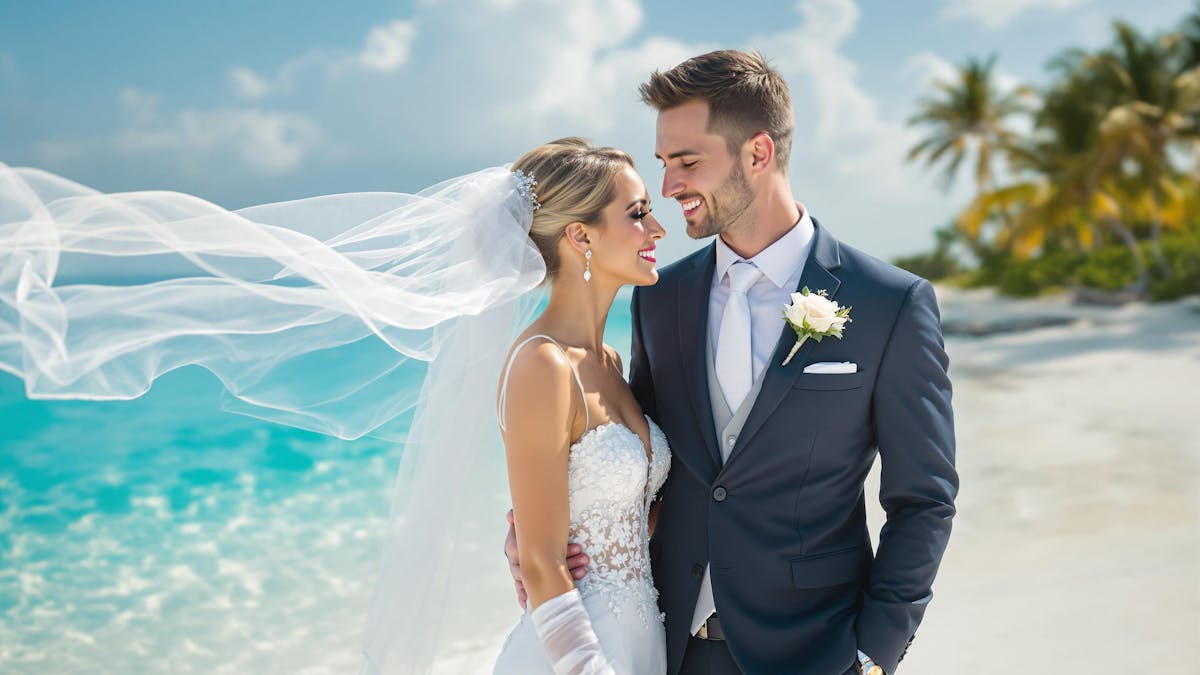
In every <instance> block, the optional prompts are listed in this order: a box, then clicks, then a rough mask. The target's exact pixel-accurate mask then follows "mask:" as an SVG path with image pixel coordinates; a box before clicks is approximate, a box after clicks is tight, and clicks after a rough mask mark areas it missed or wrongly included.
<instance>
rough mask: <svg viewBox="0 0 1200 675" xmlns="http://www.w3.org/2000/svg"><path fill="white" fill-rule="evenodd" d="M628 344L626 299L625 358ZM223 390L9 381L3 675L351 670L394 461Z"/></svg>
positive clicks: (178, 380) (618, 321)
mask: <svg viewBox="0 0 1200 675" xmlns="http://www.w3.org/2000/svg"><path fill="white" fill-rule="evenodd" d="M629 335H630V323H629V313H628V289H626V291H625V292H623V293H622V294H621V295H620V296H618V299H617V302H616V303H615V305H614V307H613V312H612V314H611V316H610V317H609V322H608V332H607V335H606V341H607V342H608V343H609V344H611V345H613V346H615V347H617V349H618V350H619V351H621V352H622V354H623V355H624V357H625V360H626V363H628V349H629ZM220 391H221V386H220V383H219V381H218V380H217V379H216V378H215V377H213V376H212V375H211V374H209V373H208V372H207V371H205V370H203V369H201V368H198V367H187V368H182V369H179V370H176V371H174V372H171V373H168V374H167V375H165V376H163V377H162V378H160V379H159V380H158V381H157V382H155V384H154V386H153V387H152V389H151V390H150V391H149V392H148V393H147V394H145V395H144V396H142V397H141V398H138V399H135V400H132V401H116V402H112V401H106V402H86V401H35V400H29V399H27V398H26V397H25V396H24V393H23V387H22V382H21V381H20V380H18V379H17V378H15V377H13V376H11V375H8V374H6V373H0V672H3V673H83V672H88V673H94V672H113V673H116V672H120V673H166V672H171V673H249V672H255V673H274V672H280V673H283V672H287V673H335V672H336V673H348V672H357V669H358V664H359V648H360V645H361V642H362V640H361V634H362V629H363V625H364V621H365V617H366V613H367V609H368V605H369V602H370V598H371V592H372V589H373V587H374V583H375V573H376V566H377V565H378V560H379V553H380V543H381V538H382V532H383V528H384V525H385V523H386V521H387V516H388V507H389V504H388V502H389V499H390V497H391V491H392V488H393V480H394V476H395V471H396V467H397V466H398V464H399V458H400V453H401V450H402V447H401V446H400V445H398V444H394V443H386V442H383V441H379V440H376V439H370V438H366V439H361V440H358V441H352V442H347V441H341V440H338V439H336V438H330V437H326V436H322V435H319V434H314V433H311V432H307V431H301V430H297V429H291V428H287V427H283V426H279V425H276V424H272V423H269V422H264V421H261V420H257V419H254V418H249V417H244V416H240V415H235V414H232V413H227V412H224V411H222V410H221V409H220V408H219V406H218V399H219V393H220ZM496 522H497V531H496V534H495V537H494V538H493V539H492V540H491V541H488V542H485V545H484V546H483V548H484V549H486V548H487V546H490V545H492V544H493V542H494V545H495V546H496V548H497V552H496V555H495V556H489V557H487V558H486V560H487V562H488V563H490V564H496V565H501V566H502V565H503V564H504V563H503V557H502V556H501V555H500V552H499V545H500V541H501V539H502V537H503V527H504V525H503V513H498V514H496ZM481 564H484V563H481Z"/></svg>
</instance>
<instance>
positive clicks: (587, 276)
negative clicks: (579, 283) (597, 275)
mask: <svg viewBox="0 0 1200 675" xmlns="http://www.w3.org/2000/svg"><path fill="white" fill-rule="evenodd" d="M583 257H584V258H586V259H587V264H586V266H585V267H584V268H583V281H584V282H585V283H587V282H590V281H591V280H592V249H590V248H589V249H588V250H586V251H584V252H583Z"/></svg>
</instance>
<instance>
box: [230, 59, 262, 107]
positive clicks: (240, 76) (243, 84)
mask: <svg viewBox="0 0 1200 675" xmlns="http://www.w3.org/2000/svg"><path fill="white" fill-rule="evenodd" d="M229 79H230V81H231V82H232V83H233V88H234V90H235V91H236V92H237V93H238V95H239V96H242V97H243V98H249V99H259V98H263V97H264V96H266V95H267V94H269V93H270V92H271V83H270V82H267V79H266V78H264V77H263V76H262V75H259V74H258V73H256V72H254V70H252V69H250V68H244V67H241V66H235V67H234V68H232V69H230V71H229Z"/></svg>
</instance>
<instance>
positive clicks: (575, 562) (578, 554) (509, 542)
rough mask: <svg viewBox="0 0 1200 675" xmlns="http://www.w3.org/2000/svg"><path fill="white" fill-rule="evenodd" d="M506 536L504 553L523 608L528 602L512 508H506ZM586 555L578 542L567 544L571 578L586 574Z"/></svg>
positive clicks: (579, 577)
mask: <svg viewBox="0 0 1200 675" xmlns="http://www.w3.org/2000/svg"><path fill="white" fill-rule="evenodd" d="M506 518H508V537H507V538H505V540H504V555H505V557H507V558H508V571H509V573H510V574H512V578H513V583H514V584H516V587H517V603H518V604H520V605H521V609H525V605H526V603H528V602H529V594H528V593H526V592H525V583H524V582H523V581H522V580H521V557H520V555H519V554H518V552H517V529H516V523H515V522H514V521H513V512H512V509H509V510H508V515H507V516H506ZM587 564H588V557H587V555H585V554H584V552H583V547H582V546H580V545H579V544H567V569H568V570H569V571H570V572H571V578H572V579H575V580H579V579H582V578H584V577H585V576H587Z"/></svg>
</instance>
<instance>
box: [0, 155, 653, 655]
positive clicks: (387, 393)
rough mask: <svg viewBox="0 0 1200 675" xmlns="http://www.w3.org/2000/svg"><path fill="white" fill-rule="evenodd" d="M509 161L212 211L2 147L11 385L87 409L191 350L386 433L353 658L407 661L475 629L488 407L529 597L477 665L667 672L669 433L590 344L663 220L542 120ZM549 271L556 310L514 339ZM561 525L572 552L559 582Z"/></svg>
mask: <svg viewBox="0 0 1200 675" xmlns="http://www.w3.org/2000/svg"><path fill="white" fill-rule="evenodd" d="M512 169H515V170H516V171H519V172H520V173H514V172H513V171H512V170H510V168H509V167H495V168H492V169H485V170H482V171H479V172H476V173H473V174H468V175H465V176H461V177H458V178H455V179H451V180H449V181H445V182H443V183H439V184H438V185H435V186H433V187H431V188H428V189H427V190H424V191H422V192H421V193H418V194H415V195H407V194H399V193H350V194H342V195H326V196H322V197H313V198H309V199H303V200H297V201H293V202H282V203H276V204H264V205H259V206H253V207H248V208H244V209H238V210H235V211H229V210H226V209H223V208H221V207H219V206H216V205H214V204H211V203H209V202H206V201H204V200H201V199H198V198H196V197H193V196H191V195H186V194H181V193H176V192H149V191H148V192H131V193H117V194H104V193H100V192H97V191H96V190H93V189H91V188H88V187H86V186H83V185H80V184H78V183H74V182H71V181H69V180H67V179H64V178H61V177H59V176H55V175H53V174H49V173H47V172H44V171H40V170H37V169H28V168H11V167H7V166H5V165H3V164H0V370H3V371H7V372H9V373H11V374H13V375H15V376H17V377H20V378H22V379H23V380H24V382H25V389H26V393H27V395H28V396H29V397H30V398H59V399H61V398H78V399H93V400H107V399H128V398H135V397H137V396H140V395H142V394H143V393H145V392H146V391H147V390H148V389H149V388H150V386H151V384H152V383H153V381H154V380H155V379H157V378H158V377H159V376H161V375H163V374H165V373H167V372H169V371H171V370H173V369H175V368H179V367H181V366H184V365H190V364H194V365H199V366H202V367H204V368H206V369H208V370H209V371H211V372H212V373H213V374H214V375H216V376H217V377H218V378H219V379H220V380H221V382H222V384H223V385H224V387H225V390H226V391H225V394H227V396H226V397H225V398H223V400H222V407H224V408H225V409H227V410H231V411H233V412H238V413H241V414H246V415H251V416H254V417H259V418H262V419H266V420H270V421H274V422H279V423H282V424H286V425H289V426H295V427H299V428H304V429H310V430H313V431H318V432H321V433H325V434H329V435H333V436H337V437H339V438H343V439H356V438H360V437H363V436H367V435H370V436H374V437H377V438H381V439H385V440H390V441H403V443H404V449H403V453H402V455H401V458H400V467H399V472H398V473H399V476H398V478H397V482H396V491H395V496H394V498H393V504H392V516H391V522H390V524H389V526H388V531H387V532H386V533H385V536H384V552H383V556H382V563H381V565H380V574H379V578H378V581H377V587H376V592H375V597H374V600H373V602H372V607H371V611H370V616H369V618H368V625H367V630H366V633H367V635H366V645H365V648H364V654H365V657H366V658H365V661H364V664H363V671H364V672H365V673H369V674H372V675H373V674H374V673H381V672H393V671H398V672H426V671H428V670H429V669H431V668H433V667H434V662H435V661H437V660H438V658H439V654H441V652H443V651H444V643H443V642H439V640H438V633H439V631H440V632H447V631H446V630H444V629H445V628H446V627H447V626H449V627H450V630H449V631H448V632H449V633H451V634H452V635H451V638H452V639H453V640H455V641H456V642H461V640H460V638H462V637H463V636H470V635H472V634H474V633H485V632H487V630H486V629H488V628H490V627H491V626H490V624H491V623H492V621H493V620H492V617H493V616H495V611H494V610H495V608H494V607H492V605H495V604H496V603H495V602H494V601H489V599H488V598H482V597H476V596H475V595H473V594H474V593H476V592H477V591H476V590H475V589H476V588H477V586H473V585H472V583H474V581H475V580H474V579H466V578H464V577H463V576H462V575H461V574H460V575H457V576H456V575H455V574H454V573H453V572H451V571H448V568H449V565H452V564H453V561H454V560H455V559H456V558H457V557H460V555H461V553H462V543H461V542H464V541H467V542H469V541H470V539H471V537H472V536H473V535H472V534H471V533H470V527H475V525H468V524H467V523H468V521H469V520H470V519H472V518H474V519H475V521H482V522H490V521H491V519H492V518H494V515H495V513H496V512H495V510H494V509H493V507H492V506H491V505H489V506H488V507H486V508H483V509H481V508H478V504H477V503H476V502H475V501H474V500H475V499H476V498H478V497H479V496H480V495H483V494H485V493H486V494H496V492H495V491H493V490H492V488H494V487H496V484H497V482H498V481H497V480H496V478H497V476H495V475H487V476H485V477H484V478H483V479H476V478H473V477H472V476H476V475H479V474H480V473H481V472H480V471H478V470H477V469H476V470H475V472H474V473H472V465H475V466H476V467H477V466H478V465H480V464H486V461H487V460H488V459H489V457H490V455H491V449H492V447H494V446H492V445H491V440H492V438H493V437H494V433H495V432H494V427H492V425H491V423H490V422H489V421H488V419H489V418H490V415H487V414H486V412H487V410H488V408H490V407H491V406H492V405H493V404H494V405H495V406H496V411H497V412H498V415H499V427H500V428H501V429H502V431H501V434H502V438H501V439H500V440H502V441H503V443H504V448H505V456H506V459H507V469H508V476H509V489H510V492H511V498H512V506H513V511H514V514H515V519H516V521H517V522H519V523H520V527H519V528H518V531H519V533H520V536H519V543H520V550H521V551H522V552H523V555H522V561H521V562H522V568H523V571H524V577H525V587H526V589H527V591H528V593H529V599H530V604H531V605H532V608H531V610H528V611H526V613H525V614H524V615H523V616H522V617H521V619H520V621H519V623H518V624H517V625H516V627H515V628H513V630H512V631H511V633H510V634H509V636H508V640H507V642H505V643H504V646H503V648H502V649H501V650H500V653H499V656H498V658H497V659H496V662H495V672H497V673H502V674H510V673H513V674H515V673H521V674H527V673H539V672H543V673H551V672H553V673H621V674H625V673H639V674H640V673H656V672H657V673H661V672H664V671H665V655H664V654H665V645H664V634H663V626H662V623H661V620H660V616H659V613H658V607H657V604H656V593H655V590H654V586H653V584H652V582H651V578H650V566H649V561H648V552H647V546H648V536H649V534H648V532H649V523H650V522H651V518H650V504H651V502H652V501H653V497H654V495H655V494H656V492H657V491H658V489H659V488H660V487H661V485H662V483H663V481H664V480H665V477H666V474H667V470H668V467H669V465H670V452H669V450H668V448H667V444H666V439H665V437H664V436H663V434H662V431H661V430H660V429H659V428H658V427H657V426H656V425H655V424H654V422H653V421H651V420H650V419H649V418H648V417H646V416H644V415H643V414H642V412H641V410H640V409H639V406H638V404H637V402H636V401H635V400H634V397H633V395H632V394H631V392H630V390H629V388H628V386H627V385H626V383H625V380H624V379H623V377H622V366H621V363H620V359H619V357H618V356H617V353H616V352H615V351H614V350H613V349H612V348H610V347H608V346H606V345H604V344H603V342H602V336H603V334H604V328H605V321H606V318H607V316H608V312H609V309H610V307H611V305H612V303H613V300H614V298H615V296H616V293H617V291H618V289H620V288H621V287H622V286H623V285H626V284H636V285H646V284H653V283H654V282H655V281H656V280H657V272H656V271H655V268H654V264H655V263H654V248H655V242H656V241H657V240H658V239H660V238H661V237H662V236H663V234H664V233H663V229H662V227H661V226H660V225H659V224H658V222H657V221H656V220H655V219H654V217H653V216H651V215H650V208H649V198H648V195H647V193H646V189H645V186H644V185H643V184H642V182H641V179H640V178H639V177H638V174H637V173H636V172H635V171H634V168H633V161H632V159H631V158H630V157H629V156H628V155H627V154H625V153H623V152H621V151H619V150H615V149H611V148H598V147H593V146H592V145H590V144H589V143H588V142H586V141H583V140H581V139H575V138H568V139H562V140H559V141H555V142H552V143H548V144H546V145H543V146H541V147H539V148H536V149H534V150H532V151H530V152H529V153H527V154H526V155H524V156H523V157H521V158H520V160H518V161H517V162H516V164H515V165H514V166H513V167H512ZM546 280H548V281H549V287H550V298H549V303H548V304H547V305H546V307H545V310H544V311H542V312H541V314H540V315H538V316H537V317H536V319H535V320H533V321H532V323H531V324H529V325H528V328H526V329H525V330H524V332H522V333H520V334H519V336H518V337H517V339H516V340H515V341H514V342H513V343H512V345H513V346H512V347H511V349H507V348H506V346H507V345H508V339H509V338H510V337H511V336H512V335H513V333H514V332H515V330H517V327H518V326H522V325H525V322H524V321H522V320H521V318H520V317H521V316H528V313H527V310H528V307H527V306H526V305H525V304H522V303H524V301H526V300H528V299H529V297H530V294H529V293H528V292H529V291H530V290H532V289H534V288H535V287H536V286H538V285H539V284H540V283H543V282H544V281H546ZM526 304H527V303H526ZM522 312H526V313H525V314H523V313H522ZM498 336H499V337H501V339H499V340H498V339H497V337H498ZM506 351H507V353H508V356H507V357H506V355H505V352H506ZM497 379H499V383H498V384H497ZM493 385H496V386H497V388H496V389H493V388H492V387H493ZM497 389H498V391H497ZM492 392H495V398H493V393H492ZM223 395H224V394H223ZM414 407H415V409H416V412H415V415H414V416H413V417H412V418H411V425H410V424H408V422H407V421H406V418H404V417H403V416H402V413H404V412H405V411H407V410H411V409H413V408H414ZM482 473H488V472H486V471H484V472H482ZM495 473H496V472H494V471H493V472H491V474H495ZM501 475H502V474H501ZM501 489H502V488H501ZM479 531H480V529H479V528H478V527H476V529H475V532H476V533H477V532H479ZM568 542H571V543H572V545H578V544H582V545H583V546H584V547H585V548H586V550H587V551H588V553H589V554H590V556H591V558H592V560H591V572H590V574H589V575H588V576H587V577H586V579H585V580H580V582H579V583H578V586H576V584H575V583H574V582H573V580H572V577H571V575H570V573H568V572H567V570H566V565H565V561H564V559H565V557H566V550H567V546H568ZM456 546H457V547H459V548H458V549H456V548H455V547H456ZM448 588H449V589H452V590H454V592H453V593H450V592H448V590H447V589H448ZM489 612H490V613H489ZM464 620H471V621H475V622H476V623H475V624H474V628H473V629H471V630H463V624H462V622H463V621H464ZM439 622H440V623H439ZM477 629H485V630H477ZM467 651H468V653H475V654H477V653H478V652H477V651H475V652H472V651H471V650H470V649H468V650H467Z"/></svg>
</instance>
